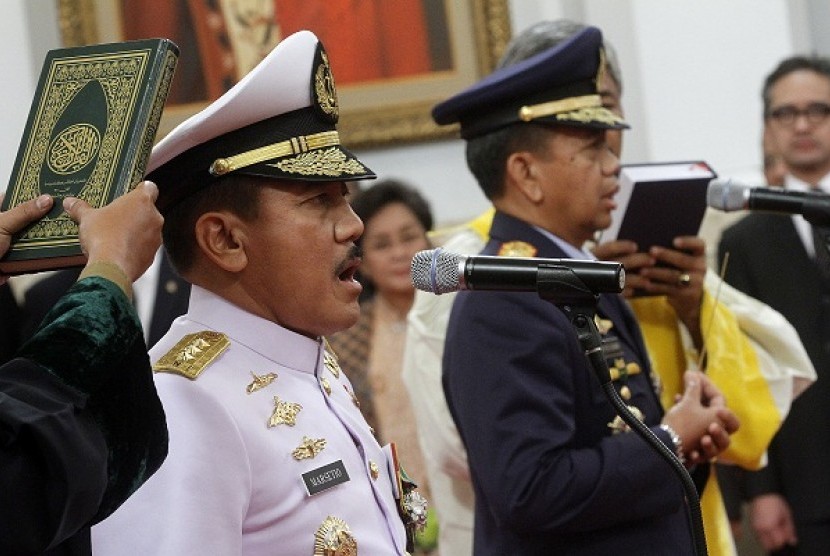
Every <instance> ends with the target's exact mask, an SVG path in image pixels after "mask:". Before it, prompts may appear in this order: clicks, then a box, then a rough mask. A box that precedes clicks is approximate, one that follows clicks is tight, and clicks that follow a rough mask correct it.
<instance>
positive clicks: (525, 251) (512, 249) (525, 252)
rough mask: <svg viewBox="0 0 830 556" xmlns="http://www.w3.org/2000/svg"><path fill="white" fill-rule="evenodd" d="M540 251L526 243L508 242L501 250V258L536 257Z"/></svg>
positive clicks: (502, 245) (503, 244)
mask: <svg viewBox="0 0 830 556" xmlns="http://www.w3.org/2000/svg"><path fill="white" fill-rule="evenodd" d="M537 252H538V249H536V247H534V246H533V245H531V244H529V243H527V242H526V241H506V242H504V243H502V244H501V247H500V248H499V256H500V257H535V256H536V253H537Z"/></svg>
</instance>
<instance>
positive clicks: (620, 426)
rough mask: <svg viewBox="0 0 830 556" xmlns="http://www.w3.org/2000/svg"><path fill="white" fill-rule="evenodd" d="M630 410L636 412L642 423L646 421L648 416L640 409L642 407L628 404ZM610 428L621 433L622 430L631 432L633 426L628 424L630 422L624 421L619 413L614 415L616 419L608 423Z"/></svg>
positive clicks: (616, 432) (635, 414)
mask: <svg viewBox="0 0 830 556" xmlns="http://www.w3.org/2000/svg"><path fill="white" fill-rule="evenodd" d="M628 410H629V411H630V412H631V413H633V414H634V416H635V417H636V418H637V420H638V421H640V422H641V423H643V422H645V420H646V417H645V415H643V412H642V411H640V408H638V407H635V406H633V405H629V406H628ZM608 428H610V429H611V430H612V431H613V433H614V434H619V433H621V432H629V431H630V430H631V427H629V426H628V423H626V422H625V421H623V419H622V417H620V416H619V415H617V416H616V417H614V420H613V421H611V422H610V423H608Z"/></svg>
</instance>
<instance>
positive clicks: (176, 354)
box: [153, 330, 231, 380]
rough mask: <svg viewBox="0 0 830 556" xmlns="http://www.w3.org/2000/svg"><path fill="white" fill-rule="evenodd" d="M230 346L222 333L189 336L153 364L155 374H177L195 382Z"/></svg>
mask: <svg viewBox="0 0 830 556" xmlns="http://www.w3.org/2000/svg"><path fill="white" fill-rule="evenodd" d="M230 345H231V342H230V340H228V337H227V335H225V334H222V333H221V332H212V331H210V330H203V331H201V332H196V333H194V334H188V335H187V336H185V337H184V338H182V339H181V340H179V343H177V344H176V345H175V346H173V348H172V349H171V350H170V351H168V352H167V353H165V354H164V355H163V356H162V357H161V359H159V360H158V361H156V362H155V364H153V372H156V373H175V374H178V375H182V376H186V377H187V378H189V379H190V380H195V379H196V377H198V376H199V375H200V374H201V373H202V371H204V370H205V369H206V368H207V367H208V365H210V364H211V363H212V362H213V360H214V359H216V358H217V357H219V354H221V353H222V352H223V351H225V350H226V349H228V346H230Z"/></svg>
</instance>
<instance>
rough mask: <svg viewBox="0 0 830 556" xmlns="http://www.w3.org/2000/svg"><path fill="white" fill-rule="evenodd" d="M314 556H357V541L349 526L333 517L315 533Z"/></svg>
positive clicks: (329, 517) (325, 521)
mask: <svg viewBox="0 0 830 556" xmlns="http://www.w3.org/2000/svg"><path fill="white" fill-rule="evenodd" d="M314 556H357V540H356V539H355V538H354V535H352V532H351V530H350V529H349V526H348V525H347V524H346V522H345V521H343V520H342V519H340V518H339V517H334V516H332V515H330V516H328V517H327V518H326V519H324V520H323V523H322V524H321V525H320V527H318V528H317V532H316V533H314Z"/></svg>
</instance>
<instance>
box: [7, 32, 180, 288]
mask: <svg viewBox="0 0 830 556" xmlns="http://www.w3.org/2000/svg"><path fill="white" fill-rule="evenodd" d="M178 53H179V51H178V47H177V46H176V45H175V44H174V43H173V42H171V41H170V40H167V39H148V40H138V41H129V42H120V43H110V44H98V45H90V46H79V47H72V48H60V49H56V50H51V51H49V52H48V53H47V55H46V60H45V61H44V64H43V69H42V71H41V74H40V79H39V81H38V85H37V89H36V92H35V97H34V100H33V101H32V107H31V110H30V111H29V116H28V120H27V121H26V127H25V129H24V131H23V138H22V140H21V142H20V148H19V150H18V153H17V158H16V159H15V163H14V167H13V168H12V172H11V178H10V180H9V186H8V189H7V190H6V196H5V198H4V199H3V205H2V210H8V209H9V208H11V207H14V206H17V205H19V204H21V203H23V202H25V201H28V200H30V199H34V198H36V197H38V196H39V195H41V194H43V193H48V194H50V195H52V196H53V197H54V199H55V204H54V206H53V207H52V210H51V211H50V212H49V213H48V214H47V215H46V216H44V217H43V218H41V219H40V220H38V221H37V222H35V223H33V224H31V225H30V226H28V227H27V228H25V229H24V230H23V231H21V232H20V233H19V234H17V235H16V236H15V237H14V238H13V240H12V246H11V249H10V250H9V252H8V253H7V254H6V255H5V256H4V257H3V258H2V259H0V272H2V273H4V274H23V273H29V272H39V271H42V270H53V269H58V268H69V267H73V266H81V265H83V264H84V263H85V261H86V258H85V256H84V255H83V253H82V251H81V246H80V243H79V240H78V226H77V224H75V222H73V221H72V219H71V218H69V216H68V215H67V214H66V213H65V212H64V211H63V208H62V200H63V198H64V197H68V196H73V197H79V198H81V199H83V200H85V201H86V202H88V203H89V204H90V205H92V206H93V207H96V208H97V207H102V206H104V205H106V204H108V203H110V202H111V201H113V200H114V199H116V198H117V197H119V196H120V195H123V194H124V193H127V192H128V191H130V190H131V189H132V188H134V187H135V186H136V185H137V184H138V183H139V182H140V181H141V179H142V178H143V176H144V169H145V168H146V165H147V159H148V158H149V156H150V151H151V150H152V147H153V142H154V140H155V137H156V131H157V130H158V125H159V121H160V119H161V114H162V110H163V108H164V102H165V100H166V99H167V93H168V91H169V89H170V82H171V81H172V78H173V71H174V70H175V67H176V62H177V61H178Z"/></svg>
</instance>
